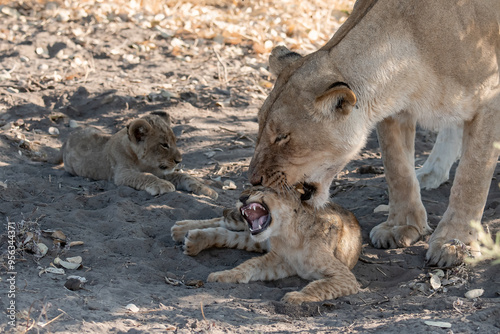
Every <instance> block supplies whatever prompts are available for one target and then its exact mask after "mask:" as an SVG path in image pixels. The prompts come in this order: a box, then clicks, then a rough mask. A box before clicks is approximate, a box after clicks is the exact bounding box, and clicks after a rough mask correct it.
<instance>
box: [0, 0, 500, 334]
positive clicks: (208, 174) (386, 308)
mask: <svg viewBox="0 0 500 334" xmlns="http://www.w3.org/2000/svg"><path fill="white" fill-rule="evenodd" d="M68 3H69V5H67V6H66V7H64V6H62V5H57V4H55V3H47V4H36V5H28V4H27V3H23V2H17V3H14V4H9V5H8V6H7V5H6V6H0V8H1V12H0V128H1V129H0V221H2V232H1V237H0V247H1V249H0V250H1V254H2V255H1V256H2V258H1V261H0V263H1V268H0V273H1V276H0V279H1V280H0V287H1V292H0V307H1V309H2V312H1V313H2V314H0V332H2V333H10V332H12V333H25V332H28V333H49V332H54V333H162V332H171V333H303V332H310V333H417V332H432V333H473V332H474V333H500V265H496V266H493V265H491V263H482V264H480V265H477V266H461V267H458V268H454V269H449V270H446V269H444V270H443V271H442V272H441V273H443V274H444V275H445V276H444V277H441V280H440V282H441V286H436V285H431V280H430V278H431V274H436V269H435V268H427V267H426V266H425V263H424V255H425V252H426V249H427V244H426V240H422V241H420V242H418V243H417V244H415V245H414V246H412V247H409V248H407V249H391V250H380V249H375V248H373V247H372V246H371V245H370V243H369V239H368V234H369V231H370V230H371V228H372V227H373V226H375V225H376V224H378V223H380V222H382V221H384V219H385V215H386V212H377V213H374V209H375V208H376V207H378V206H379V205H381V204H387V203H388V197H387V187H386V183H385V180H384V175H383V167H382V162H381V160H380V150H379V147H378V143H377V140H376V136H375V134H373V135H372V136H371V137H370V140H369V142H368V144H367V146H366V148H365V149H363V150H362V152H361V154H360V155H359V157H358V159H356V160H355V161H353V162H351V163H350V164H349V165H348V166H347V168H346V170H345V172H343V173H342V174H341V175H339V177H338V180H336V181H335V183H334V185H333V186H332V188H331V193H332V200H333V201H335V202H337V203H339V204H341V205H343V206H344V207H346V208H347V209H349V210H351V211H353V212H354V214H355V215H356V217H357V218H358V220H359V221H360V223H361V226H362V229H363V240H364V244H363V252H364V259H365V260H364V261H360V262H358V264H357V265H356V267H355V268H354V270H353V271H354V274H355V275H356V277H357V279H358V281H359V282H360V284H361V285H362V291H361V292H359V293H358V294H356V295H352V296H348V297H344V298H339V299H336V300H331V301H326V302H322V303H314V304H308V305H302V306H291V305H287V304H284V303H282V302H280V299H281V297H282V296H283V295H284V294H285V293H286V292H288V291H293V290H297V289H301V288H302V287H303V286H305V284H307V282H306V281H304V280H302V279H299V278H297V277H291V278H287V279H283V280H279V281H273V282H253V283H250V284H221V283H206V278H207V276H208V274H209V273H210V272H212V271H217V270H224V269H230V268H232V267H234V266H236V265H237V264H239V263H241V262H242V261H244V260H246V259H248V258H250V257H252V256H258V254H252V253H248V252H244V251H238V250H227V249H210V250H207V251H204V252H202V253H200V254H199V255H198V256H196V257H189V256H186V255H184V254H183V253H182V247H181V246H180V245H178V244H176V243H175V242H174V241H173V240H172V238H171V237H170V228H171V227H172V225H173V224H174V223H175V222H176V221H177V220H184V219H208V218H213V217H217V216H219V215H221V213H222V210H223V208H226V207H231V206H233V204H234V203H235V201H236V200H237V198H238V195H239V193H240V191H241V190H242V189H243V187H244V186H245V184H247V169H248V164H249V162H250V159H251V156H252V153H253V149H254V143H255V139H256V134H257V128H258V125H257V122H256V116H257V111H258V108H259V106H260V105H261V104H262V102H263V100H264V99H265V97H266V94H267V93H268V92H269V90H270V88H271V86H272V81H273V78H272V77H271V76H270V74H269V73H268V71H267V64H266V60H267V54H268V51H269V47H270V46H272V45H271V44H274V43H276V42H277V40H276V39H274V40H273V39H272V38H274V37H276V36H282V34H281V33H280V31H279V30H275V31H277V35H276V34H275V33H273V32H272V31H271V30H272V29H271V30H270V31H265V32H263V33H266V34H269V36H271V37H269V38H270V39H269V40H268V39H267V38H263V39H261V40H258V39H257V38H256V37H252V35H251V34H252V30H251V29H250V28H247V30H245V31H246V33H242V32H239V33H235V32H231V33H229V34H228V33H226V32H227V31H230V30H224V27H225V26H223V25H222V24H215V25H214V27H215V28H214V29H213V31H211V32H210V31H208V32H207V31H205V33H207V34H209V33H210V34H211V33H213V34H212V35H210V36H208V35H207V36H205V37H204V38H201V37H200V31H202V30H203V26H200V27H201V28H200V27H198V28H196V27H195V24H194V23H193V24H189V25H188V24H187V23H186V22H187V19H188V18H189V16H186V17H184V18H185V19H186V21H185V22H184V21H183V23H182V24H183V25H184V28H185V29H176V30H173V29H172V28H170V30H169V29H167V28H162V27H164V26H163V25H162V24H161V22H162V20H167V19H168V18H169V16H168V15H167V16H166V18H165V17H162V16H154V17H153V19H154V20H156V21H158V22H160V23H156V24H151V22H152V21H153V19H151V16H147V15H142V14H140V13H136V14H135V15H134V16H132V15H131V14H127V13H125V14H123V13H120V12H116V11H115V13H118V14H116V15H110V14H109V12H106V11H105V9H102V6H104V4H105V3H106V2H99V3H101V7H100V10H101V12H104V13H105V14H106V13H107V14H106V15H104V16H102V15H101V16H100V15H98V14H99V13H101V12H98V11H97V10H96V11H95V12H93V14H92V15H90V14H89V15H86V16H85V15H83V14H82V13H81V12H78V10H79V9H78V8H76V7H71V4H74V3H72V2H71V1H68V2H67V4H68ZM84 3H85V2H84ZM89 3H90V2H89ZM154 3H157V2H154ZM180 3H183V5H182V6H181V5H179V6H177V7H175V8H173V9H172V11H171V12H170V14H172V13H174V14H175V13H177V12H175V10H177V11H179V12H180V11H181V10H184V12H183V13H185V12H186V11H188V10H193V8H194V9H197V10H198V14H200V15H205V14H206V13H211V11H217V12H224V13H226V15H227V16H229V17H231V13H233V14H234V15H235V20H237V22H236V23H235V25H237V26H239V25H242V26H245V24H247V25H248V24H250V22H251V20H244V19H242V20H240V19H239V18H238V17H239V16H237V15H247V14H245V13H250V12H251V11H248V10H247V9H246V8H245V7H244V5H242V3H239V4H238V5H234V3H236V2H234V3H231V2H230V1H227V2H220V3H219V4H216V5H215V6H211V5H210V3H209V2H207V3H205V4H204V6H199V7H196V6H195V7H189V6H188V7H183V6H184V5H186V3H188V4H189V2H182V1H181V2H180ZM193 3H196V2H193ZM215 3H217V2H215ZM221 3H223V4H224V5H221ZM259 3H260V4H261V5H262V6H264V5H265V4H266V2H265V1H264V2H263V1H261V2H259ZM276 3H280V4H281V3H282V2H281V1H278V2H276ZM285 3H287V2H285ZM311 3H312V4H313V5H314V4H316V5H318V6H319V7H318V12H319V10H320V9H321V10H324V9H325V8H324V7H321V2H318V1H316V2H314V1H311ZM96 6H97V5H96ZM311 6H312V5H311ZM68 8H69V9H68ZM92 8H93V7H92ZM92 8H90V7H85V8H84V9H85V12H86V13H87V14H88V13H90V12H92ZM287 8H288V7H287ZM278 9H279V8H275V7H273V9H272V10H271V9H270V10H269V11H268V13H269V15H271V14H272V15H275V14H276V13H275V12H276V11H278ZM313 9H314V8H313ZM253 10H254V11H255V10H256V7H254V8H253ZM290 10H292V11H293V8H292V9H290ZM78 13H80V14H81V15H80V14H78ZM343 13H344V12H343V11H335V12H334V14H338V15H337V16H336V15H331V17H330V19H331V20H332V21H333V23H334V24H332V27H335V26H336V25H335V24H337V26H338V24H340V23H339V22H342V20H343V17H344V14H343ZM77 14H78V15H80V16H78V15H77ZM174 14H172V15H174ZM264 14H266V11H263V13H261V14H259V15H264ZM127 15H128V16H127ZM141 15H142V16H141ZM179 15H180V14H179ZM311 16H312V15H311ZM196 17H198V16H196ZM200 17H201V16H200ZM287 17H288V16H287ZM292 18H293V17H292ZM181 19H182V17H180V19H179V20H181ZM257 19H258V17H257V18H256V20H257ZM289 19H290V18H289ZM314 19H315V18H314V17H312V18H311V20H314ZM179 20H177V21H179ZM193 20H194V16H193ZM273 20H274V21H273V22H275V21H276V20H275V19H274V18H273ZM156 21H155V22H156ZM177 21H176V22H177ZM181 21H182V20H181ZM145 22H146V23H147V22H149V23H150V24H145ZM193 22H195V20H194V21H193ZM179 24H180V23H179ZM288 24H289V23H288ZM289 28H290V26H288V28H287V27H284V28H283V29H285V30H286V29H289ZM302 28H303V27H302ZM302 28H300V27H297V31H296V34H297V36H295V37H294V35H293V34H294V33H289V34H288V33H287V36H288V37H289V38H295V42H297V47H300V46H301V45H302V46H304V49H306V51H310V49H313V48H314V47H317V46H319V45H321V43H322V40H321V36H322V34H324V33H322V32H321V31H319V37H318V38H316V37H317V36H316V35H315V34H314V33H311V31H313V30H310V29H309V30H303V29H302ZM189 29H191V30H189ZM256 29H257V28H256ZM301 29H302V30H301ZM332 29H333V28H332ZM169 31H171V32H172V33H170V32H169ZM303 31H305V33H302V32H303ZM332 33H333V30H332ZM280 34H281V35H280ZM273 36H274V37H273ZM283 36H284V35H283ZM304 36H305V37H304ZM306 37H307V38H309V39H308V40H306ZM234 39H236V40H234ZM311 40H313V41H316V42H310V41H311ZM267 41H271V43H267V44H266V42H267ZM282 41H283V42H287V41H289V40H287V38H285V37H284V38H283V39H282ZM159 110H162V111H167V112H168V113H169V114H170V115H171V117H172V118H173V129H174V132H175V133H176V135H177V137H178V145H179V148H180V149H181V151H182V152H183V162H182V168H183V170H184V171H185V172H186V173H190V174H192V175H196V176H198V177H200V178H202V179H203V180H205V181H206V183H207V184H210V185H211V186H212V187H213V188H214V189H216V190H217V192H218V193H219V198H218V199H217V200H215V201H214V200H211V199H210V198H208V197H203V196H196V195H192V194H189V193H186V192H179V191H177V192H174V193H169V194H164V195H161V196H155V197H153V196H151V195H149V194H148V193H146V192H144V191H136V190H134V189H132V188H129V187H125V186H120V187H118V186H115V185H114V184H113V183H111V182H106V181H94V180H89V179H86V178H82V177H75V176H71V175H70V174H68V173H66V172H65V171H64V169H63V167H62V166H54V165H51V164H50V163H48V162H46V159H47V157H50V156H51V154H53V153H54V151H55V150H56V149H58V148H59V147H60V146H61V144H62V142H63V141H64V140H65V139H66V138H67V137H68V135H69V133H70V132H71V131H72V130H73V128H74V127H76V126H90V125H91V126H96V127H98V128H100V129H102V130H103V131H106V132H109V133H114V132H116V131H117V130H118V129H120V128H122V127H123V126H125V125H126V124H127V123H128V122H129V121H130V120H131V119H133V118H136V117H139V116H141V115H144V114H146V113H148V112H151V111H159ZM434 139H435V134H433V133H430V132H428V131H424V130H419V133H418V138H417V142H416V151H417V165H418V166H421V165H422V164H423V162H424V161H425V158H426V156H427V155H428V153H429V152H430V150H431V148H432V144H433V140H434ZM364 166H371V167H374V168H371V167H370V168H362V169H361V170H364V171H367V172H368V173H361V172H360V169H359V167H364ZM452 174H453V172H452ZM452 176H453V175H452ZM228 180H229V181H233V182H234V184H235V185H236V189H228V187H224V182H225V181H228ZM499 180H500V166H498V167H497V169H496V171H495V174H494V176H493V181H492V184H491V189H490V193H489V196H488V201H487V203H486V207H485V213H484V217H483V225H484V226H487V227H488V228H489V229H490V231H491V232H493V233H496V232H498V231H499V230H500V190H499V188H498V182H499ZM226 185H227V182H226ZM451 185H452V181H449V182H447V183H445V184H444V185H442V186H441V187H439V188H438V189H436V190H432V191H422V198H423V201H424V205H425V206H426V209H427V212H428V219H429V222H430V225H431V226H432V227H435V226H436V225H437V223H438V222H439V220H440V218H441V216H442V214H443V213H444V211H445V209H446V206H447V201H448V200H447V198H448V195H449V192H450V187H451ZM229 188H231V187H229ZM9 227H12V228H15V230H16V233H15V239H16V241H17V244H16V246H17V248H18V251H17V252H16V259H15V264H12V263H11V264H12V267H9V263H8V252H7V251H8V241H9V238H8V237H9V234H8V228H9ZM56 230H57V231H60V232H57V233H59V235H54V234H53V231H56ZM61 232H62V233H63V234H64V236H62V235H61V234H60V233H61ZM37 237H39V238H40V240H39V242H42V243H44V244H46V245H47V246H48V252H47V253H46V255H44V256H40V254H36V253H33V249H35V243H34V242H33V238H35V239H36V238H37ZM54 237H55V239H54ZM64 237H66V240H62V239H64ZM76 241H82V242H83V244H81V243H78V242H76ZM71 242H73V243H71ZM75 242H76V243H75ZM76 256H81V258H82V260H83V262H82V266H81V267H80V268H79V269H74V270H72V269H65V273H64V274H56V273H51V272H46V269H47V268H51V267H54V265H53V262H54V260H55V258H56V257H60V258H61V259H63V260H64V259H67V258H71V257H76ZM10 272H15V273H16V274H10ZM70 275H77V276H80V277H85V279H86V281H87V282H86V283H85V284H84V285H83V286H81V289H75V290H69V289H67V288H65V283H66V281H67V280H68V276H70ZM12 277H14V280H15V286H16V288H15V290H13V291H11V290H10V283H11V282H12V279H11V278H12ZM433 284H435V281H433ZM471 289H483V290H484V294H483V295H482V296H481V297H479V298H475V299H467V298H465V297H464V294H465V293H466V292H467V291H469V290H471ZM13 301H14V302H15V313H16V320H15V326H12V323H11V322H10V321H11V320H10V318H9V315H10V312H9V307H10V305H12V302H13ZM131 304H133V305H131ZM429 321H434V322H439V323H437V324H436V323H432V322H429Z"/></svg>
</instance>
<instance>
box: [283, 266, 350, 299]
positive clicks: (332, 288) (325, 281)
mask: <svg viewBox="0 0 500 334" xmlns="http://www.w3.org/2000/svg"><path fill="white" fill-rule="evenodd" d="M328 264H329V270H328V271H327V272H324V273H323V276H325V277H324V278H321V279H318V280H316V281H312V282H311V283H309V284H308V285H306V286H305V287H304V288H303V289H302V290H301V291H293V292H288V293H287V294H285V296H284V297H283V298H282V301H284V302H287V303H290V304H302V303H308V302H320V301H323V300H327V299H335V298H338V297H342V296H348V295H352V294H355V293H357V292H358V290H359V284H358V282H357V281H356V277H354V274H353V273H352V272H351V271H350V270H349V268H348V267H347V266H346V265H345V264H343V263H342V262H340V261H339V260H338V259H336V258H334V259H332V260H331V261H329V263H328Z"/></svg>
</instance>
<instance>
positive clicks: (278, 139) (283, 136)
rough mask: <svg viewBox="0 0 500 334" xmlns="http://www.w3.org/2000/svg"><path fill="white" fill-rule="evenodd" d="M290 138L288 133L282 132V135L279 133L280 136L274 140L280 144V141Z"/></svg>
mask: <svg viewBox="0 0 500 334" xmlns="http://www.w3.org/2000/svg"><path fill="white" fill-rule="evenodd" d="M288 138H289V135H288V134H281V135H279V136H277V137H276V139H275V140H274V143H275V144H278V143H279V142H282V141H284V140H287V139H288Z"/></svg>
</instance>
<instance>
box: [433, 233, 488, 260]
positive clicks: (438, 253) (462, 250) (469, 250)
mask: <svg viewBox="0 0 500 334" xmlns="http://www.w3.org/2000/svg"><path fill="white" fill-rule="evenodd" d="M473 253H474V255H478V254H480V252H479V250H475V249H474V247H471V246H467V245H466V244H465V243H463V242H462V241H460V240H459V239H452V240H449V241H447V242H444V240H443V239H442V238H437V239H435V240H433V241H431V242H430V243H429V250H428V251H427V254H426V256H425V258H426V260H427V264H428V265H430V266H437V267H454V266H458V265H460V264H462V263H463V262H464V260H465V259H466V258H468V257H469V258H470V257H473V256H472V254H473Z"/></svg>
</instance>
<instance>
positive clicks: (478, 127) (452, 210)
mask: <svg viewBox="0 0 500 334" xmlns="http://www.w3.org/2000/svg"><path fill="white" fill-rule="evenodd" d="M492 100H493V101H491V102H490V103H491V106H490V108H491V110H489V111H487V112H484V113H478V115H476V116H475V118H473V120H472V121H470V122H465V125H464V141H463V154H462V157H461V159H460V164H459V165H458V167H457V172H456V175H455V180H454V182H453V187H452V188H451V193H450V202H449V205H448V208H447V210H446V212H445V213H444V215H443V218H442V219H441V221H440V222H439V225H438V227H437V228H436V230H435V231H434V233H433V234H432V236H431V238H430V240H429V250H428V251H427V255H426V258H427V260H428V263H429V264H430V265H437V266H440V267H448V266H454V265H457V264H459V263H460V262H461V261H462V260H463V258H464V256H466V254H467V253H468V250H467V251H466V250H465V249H464V248H465V247H464V244H465V245H468V246H471V249H470V250H471V253H472V255H475V254H476V255H477V254H479V249H478V245H477V233H476V231H474V230H473V228H472V227H471V226H470V222H471V221H472V220H476V221H480V220H481V217H482V215H483V209H484V205H485V203H486V198H487V195H488V190H489V187H490V184H491V176H492V174H493V171H494V169H495V167H496V164H497V161H498V154H499V151H500V150H498V149H495V148H494V145H493V142H494V141H495V140H500V127H499V126H498V124H500V110H498V108H499V106H500V98H497V99H496V101H494V99H492Z"/></svg>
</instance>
